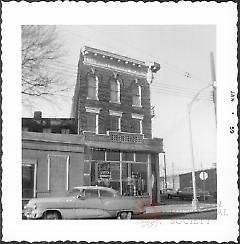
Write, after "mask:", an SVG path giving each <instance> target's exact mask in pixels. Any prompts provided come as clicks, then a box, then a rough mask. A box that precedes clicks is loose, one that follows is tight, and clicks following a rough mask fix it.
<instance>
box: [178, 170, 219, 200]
mask: <svg viewBox="0 0 240 244" xmlns="http://www.w3.org/2000/svg"><path fill="white" fill-rule="evenodd" d="M203 172H205V173H203ZM201 174H204V175H205V177H206V178H205V179H204V178H202V177H201ZM195 178H196V187H197V188H200V189H205V190H206V191H209V193H211V194H212V195H213V196H216V195H217V170H216V168H211V169H203V170H198V171H196V172H195ZM203 179H204V180H203ZM179 181H180V188H181V189H182V188H185V187H191V186H192V173H191V172H189V173H185V174H180V175H179Z"/></svg>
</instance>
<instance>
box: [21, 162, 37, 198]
mask: <svg viewBox="0 0 240 244" xmlns="http://www.w3.org/2000/svg"><path fill="white" fill-rule="evenodd" d="M35 194H36V162H31V161H30V160H24V161H23V163H22V198H23V199H29V198H33V197H35Z"/></svg>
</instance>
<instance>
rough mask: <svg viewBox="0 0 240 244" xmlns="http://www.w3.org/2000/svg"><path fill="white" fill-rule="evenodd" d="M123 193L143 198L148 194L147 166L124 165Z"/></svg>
mask: <svg viewBox="0 0 240 244" xmlns="http://www.w3.org/2000/svg"><path fill="white" fill-rule="evenodd" d="M122 186H123V189H122V193H123V195H127V196H142V195H145V194H146V193H147V165H146V164H134V163H123V164H122Z"/></svg>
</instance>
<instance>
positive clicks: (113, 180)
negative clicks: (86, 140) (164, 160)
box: [91, 151, 148, 196]
mask: <svg viewBox="0 0 240 244" xmlns="http://www.w3.org/2000/svg"><path fill="white" fill-rule="evenodd" d="M103 157H104V151H93V161H92V166H91V179H92V180H91V181H92V185H100V186H106V187H111V188H113V189H115V190H117V191H119V192H120V193H121V194H122V195H126V196H142V195H146V194H147V175H148V174H147V154H146V153H136V157H134V153H133V152H122V161H121V162H120V152H117V151H108V152H106V160H107V161H104V160H103ZM134 159H136V162H133V161H134ZM113 161H115V162H113ZM120 170H121V171H120Z"/></svg>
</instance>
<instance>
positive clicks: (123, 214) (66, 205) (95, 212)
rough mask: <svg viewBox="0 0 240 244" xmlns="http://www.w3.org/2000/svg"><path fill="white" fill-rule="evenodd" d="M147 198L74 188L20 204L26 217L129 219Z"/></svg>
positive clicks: (95, 187)
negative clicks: (65, 193)
mask: <svg viewBox="0 0 240 244" xmlns="http://www.w3.org/2000/svg"><path fill="white" fill-rule="evenodd" d="M149 203H150V200H149V197H147V198H137V197H132V196H121V195H120V193H119V192H117V191H115V190H114V189H112V188H107V187H100V186H81V187H74V188H73V189H72V190H71V191H69V193H68V196H65V197H54V198H53V197H49V198H34V199H31V200H30V201H29V202H28V203H27V204H26V205H25V207H24V210H23V214H24V216H25V217H26V218H27V219H86V218H87V219H91V218H115V217H116V218H118V219H131V217H132V215H137V214H142V213H144V212H145V206H146V205H148V204H149Z"/></svg>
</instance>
